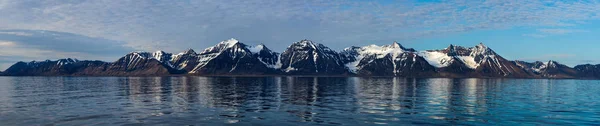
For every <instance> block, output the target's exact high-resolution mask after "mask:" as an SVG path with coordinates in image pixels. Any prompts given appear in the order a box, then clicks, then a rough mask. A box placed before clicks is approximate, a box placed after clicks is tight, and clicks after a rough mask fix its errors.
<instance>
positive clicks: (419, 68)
mask: <svg viewBox="0 0 600 126" xmlns="http://www.w3.org/2000/svg"><path fill="white" fill-rule="evenodd" d="M341 54H342V56H343V57H344V59H345V60H344V61H345V66H346V67H347V68H348V69H349V71H351V72H352V73H354V74H358V75H376V76H417V75H419V74H433V73H434V72H435V68H434V67H433V66H431V65H430V64H428V63H427V61H425V59H424V58H423V57H421V56H419V55H418V54H417V52H416V51H415V50H414V49H408V48H405V47H403V46H402V45H400V44H399V43H397V42H394V43H393V44H391V45H384V46H377V45H369V46H364V47H349V48H346V49H344V51H342V53H341Z"/></svg>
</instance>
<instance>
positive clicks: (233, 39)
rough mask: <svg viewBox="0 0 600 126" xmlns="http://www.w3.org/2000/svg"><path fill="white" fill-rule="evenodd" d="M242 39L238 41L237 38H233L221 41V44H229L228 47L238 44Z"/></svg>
mask: <svg viewBox="0 0 600 126" xmlns="http://www.w3.org/2000/svg"><path fill="white" fill-rule="evenodd" d="M239 42H240V41H238V40H237V39H235V38H231V39H228V40H225V41H222V42H220V43H219V44H220V45H221V44H223V45H227V47H233V46H234V45H235V44H238V43H239Z"/></svg>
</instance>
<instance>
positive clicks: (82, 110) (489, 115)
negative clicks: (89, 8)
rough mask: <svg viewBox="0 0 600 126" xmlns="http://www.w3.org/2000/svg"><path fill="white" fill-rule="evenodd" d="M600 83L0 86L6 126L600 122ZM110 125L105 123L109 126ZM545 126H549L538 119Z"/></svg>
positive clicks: (83, 81) (199, 81) (227, 80)
mask: <svg viewBox="0 0 600 126" xmlns="http://www.w3.org/2000/svg"><path fill="white" fill-rule="evenodd" d="M597 83H598V82H597V81H579V80H514V79H447V78H432V79H414V78H360V77H349V78H345V77H126V78H99V77H20V78H12V77H10V78H6V77H2V78H0V102H1V103H2V104H0V122H2V123H0V124H7V125H11V124H12V125H29V124H49V125H79V124H89V123H100V124H104V123H106V124H107V125H131V124H174V125H177V124H181V125H189V124H198V125H204V124H226V123H235V124H240V125H273V122H277V123H278V124H280V125H286V124H288V125H302V124H326V125H339V124H344V125H371V124H389V125H397V124H430V125H440V124H450V125H472V124H474V125H478V124H482V125H485V124H499V123H502V124H510V123H514V124H536V125H539V124H569V123H573V122H578V123H584V124H585V123H588V124H594V122H593V120H598V119H600V117H599V116H598V115H600V113H599V111H598V110H597V109H595V108H598V107H600V106H599V104H600V103H598V102H597V101H600V98H598V96H597V94H598V93H600V92H599V91H597V90H590V89H594V88H596V89H597V88H599V87H600V86H598V85H594V84H597ZM100 120H102V121H100ZM536 120H543V121H536Z"/></svg>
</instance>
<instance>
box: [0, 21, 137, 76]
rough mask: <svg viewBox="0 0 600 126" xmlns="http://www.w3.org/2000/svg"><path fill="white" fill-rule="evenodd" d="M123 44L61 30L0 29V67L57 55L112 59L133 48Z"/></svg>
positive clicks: (0, 68)
mask: <svg viewBox="0 0 600 126" xmlns="http://www.w3.org/2000/svg"><path fill="white" fill-rule="evenodd" d="M14 33H18V34H14ZM123 45H124V43H123V42H119V41H113V40H107V39H102V38H93V37H87V36H83V35H77V34H71V33H63V32H53V31H39V30H0V70H4V69H6V68H7V67H8V66H9V65H11V64H14V63H15V62H18V61H32V60H38V61H40V60H46V59H59V58H78V59H88V60H105V61H112V60H115V59H117V58H118V57H119V56H122V55H124V54H125V53H127V52H130V51H133V50H134V49H133V48H130V47H125V46H123Z"/></svg>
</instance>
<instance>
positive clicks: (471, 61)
mask: <svg viewBox="0 0 600 126" xmlns="http://www.w3.org/2000/svg"><path fill="white" fill-rule="evenodd" d="M456 58H458V59H459V60H460V61H461V62H463V63H464V64H465V65H467V67H469V68H471V69H476V68H477V67H479V63H477V62H475V57H473V56H456Z"/></svg>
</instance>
